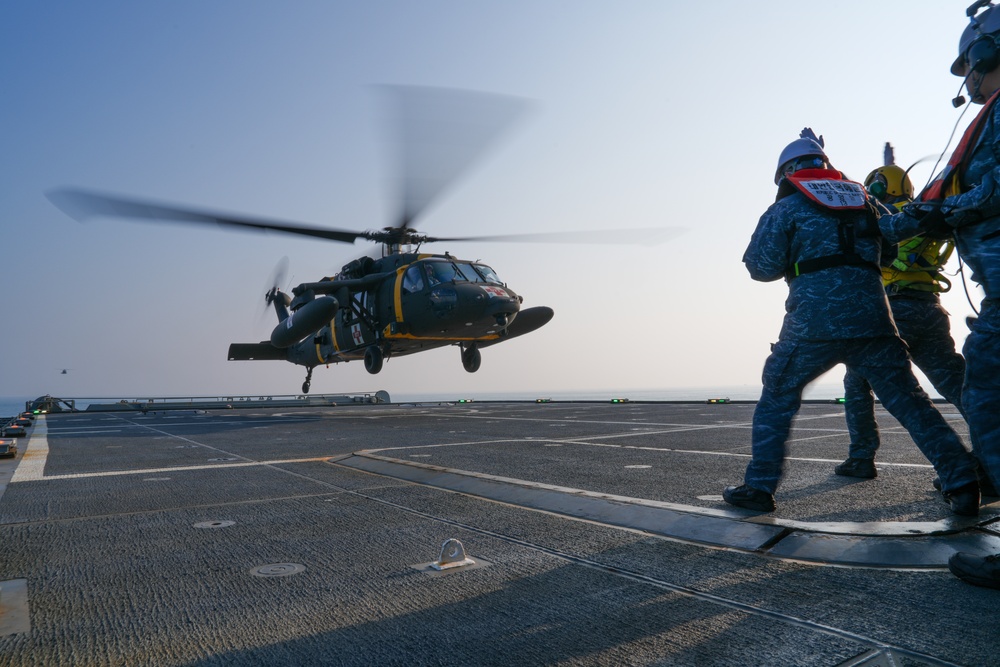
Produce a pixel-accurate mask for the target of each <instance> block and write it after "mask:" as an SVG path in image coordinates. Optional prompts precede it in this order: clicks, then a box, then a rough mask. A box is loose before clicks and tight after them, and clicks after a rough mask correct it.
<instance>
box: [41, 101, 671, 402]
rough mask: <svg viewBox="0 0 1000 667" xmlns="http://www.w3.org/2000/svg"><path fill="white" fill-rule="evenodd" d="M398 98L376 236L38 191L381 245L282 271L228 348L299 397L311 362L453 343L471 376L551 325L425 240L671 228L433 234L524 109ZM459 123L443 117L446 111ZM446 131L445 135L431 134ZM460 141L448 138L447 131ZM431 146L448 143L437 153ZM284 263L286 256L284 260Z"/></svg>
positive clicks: (74, 208)
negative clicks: (285, 284) (499, 347)
mask: <svg viewBox="0 0 1000 667" xmlns="http://www.w3.org/2000/svg"><path fill="white" fill-rule="evenodd" d="M389 90H390V92H391V93H393V95H394V97H395V99H396V100H397V101H398V102H399V103H400V105H399V108H400V110H401V114H400V118H399V120H400V122H399V126H400V127H401V129H402V130H403V132H402V135H403V137H402V138H403V140H402V141H401V145H402V147H403V149H404V150H403V155H402V159H401V160H400V164H401V165H402V172H403V173H402V176H401V178H400V182H401V184H402V200H403V206H402V211H401V213H400V215H399V218H398V220H397V222H396V224H394V225H392V226H390V227H385V228H383V229H380V230H369V231H350V230H342V229H329V228H323V227H314V226H309V225H303V224H299V223H291V222H285V221H277V220H269V219H264V218H256V217H249V216H244V215H236V214H230V213H222V212H216V211H207V210H197V209H193V208H188V207H178V206H174V205H172V204H163V203H157V202H151V201H145V200H139V199H133V198H126V197H120V196H117V195H110V194H104V193H98V192H93V191H87V190H80V189H69V188H60V189H56V190H51V191H49V192H47V193H46V196H47V197H48V198H49V200H50V201H51V202H52V203H53V204H55V205H56V206H57V207H58V208H59V209H61V210H62V211H63V212H65V213H66V214H67V215H69V216H70V217H72V218H74V219H77V220H81V221H82V220H84V219H86V218H90V217H97V216H110V217H121V218H133V219H134V218H139V219H147V220H156V221H164V222H180V223H193V224H202V225H219V226H225V227H230V228H237V229H243V230H256V231H267V232H281V233H286V234H295V235H300V236H308V237H312V238H317V239H323V240H326V241H334V242H339V243H351V244H353V243H354V242H355V241H356V240H358V239H364V240H367V241H372V242H375V243H378V244H380V245H381V253H380V256H379V257H372V256H364V257H361V258H359V259H355V260H353V261H351V262H349V263H348V264H346V265H344V266H343V268H342V269H341V270H340V272H338V273H337V274H336V275H334V276H332V277H326V278H322V279H321V280H319V281H316V282H307V283H302V284H299V285H297V286H295V287H293V288H292V289H291V295H289V294H286V293H284V292H282V291H281V290H280V289H279V284H280V283H281V278H280V275H281V274H283V273H284V269H283V267H281V266H280V265H279V268H278V269H276V271H275V274H276V275H275V276H274V277H273V280H272V281H270V283H271V287H270V289H268V291H267V293H266V294H265V300H266V302H267V304H269V305H271V306H273V308H274V311H275V313H276V315H277V318H278V324H277V326H275V328H274V330H273V331H272V332H271V337H270V340H266V341H261V342H259V343H232V344H231V345H230V346H229V360H230V361H250V360H254V361H259V360H281V361H289V362H291V363H293V364H298V365H300V366H304V367H305V368H306V378H305V381H304V382H303V384H302V392H303V393H308V392H309V387H310V383H311V381H312V372H313V369H314V368H315V367H316V366H320V365H329V364H334V363H339V362H347V361H354V360H360V359H363V360H364V364H365V369H366V370H367V371H368V372H369V373H378V372H379V371H381V370H382V366H383V363H384V361H385V360H387V359H390V358H392V357H399V356H403V355H407V354H413V353H416V352H421V351H424V350H431V349H435V348H439V347H443V346H446V345H456V346H458V347H459V349H460V351H461V361H462V366H463V367H464V368H465V370H466V371H468V372H470V373H474V372H476V371H477V370H479V367H480V364H481V362H482V355H481V353H480V350H482V349H483V348H486V347H489V346H491V345H496V344H497V343H501V342H504V341H507V340H511V339H513V338H516V337H518V336H522V335H524V334H527V333H531V332H532V331H535V330H536V329H538V328H540V327H542V326H544V325H545V324H546V323H548V322H549V320H551V319H552V316H553V310H552V309H551V308H549V307H547V306H534V307H530V308H522V307H521V306H522V302H523V299H522V297H521V296H520V295H518V294H517V293H516V292H514V290H512V289H511V288H510V287H508V286H507V285H506V284H505V283H504V282H502V281H501V279H500V278H499V277H498V275H497V273H496V272H494V270H493V269H492V268H491V267H490V266H488V265H487V264H484V263H482V262H480V261H469V260H463V259H459V258H458V257H454V256H452V255H451V254H449V253H448V252H445V253H444V254H441V255H439V254H427V253H421V252H420V248H421V246H422V245H423V244H425V243H439V242H464V241H483V242H486V241H502V242H556V243H566V242H569V243H609V242H611V243H627V244H643V245H648V244H650V243H655V242H658V241H660V240H663V239H664V238H665V237H667V236H670V235H673V234H674V233H676V231H677V230H676V229H671V228H653V229H642V230H625V229H618V230H608V231H598V232H569V233H555V234H515V235H500V236H496V235H494V236H466V237H435V236H428V235H425V234H422V233H419V232H418V231H416V230H415V229H414V228H413V227H412V226H411V225H412V223H413V221H414V220H415V219H416V218H417V217H418V216H419V215H420V214H421V212H423V210H424V209H425V208H426V207H427V205H428V204H429V203H430V201H431V200H432V199H433V198H434V197H435V196H436V195H437V194H438V193H439V192H440V191H441V190H442V189H443V188H444V187H445V186H446V185H447V184H448V183H449V182H450V181H452V180H454V178H455V177H456V176H457V175H458V173H459V172H461V171H462V169H463V168H464V167H465V166H467V165H468V164H469V163H470V162H471V161H472V160H473V159H474V157H475V156H476V155H477V154H478V153H480V152H481V151H482V148H483V147H484V145H485V144H486V143H488V142H489V141H491V140H492V139H493V138H495V136H496V135H497V134H498V133H499V131H500V130H501V129H503V127H505V126H506V125H508V124H509V122H510V121H511V120H512V119H513V117H514V116H515V115H517V114H518V113H519V111H520V107H521V102H520V101H519V100H515V99H514V98H507V97H501V96H496V95H486V94H482V93H470V92H467V91H455V90H448V91H444V90H441V89H427V88H415V87H393V88H390V89H389ZM449 112H450V113H451V116H453V117H454V116H455V115H456V113H457V114H458V115H460V116H462V118H461V121H460V122H457V123H456V122H451V123H449V122H442V120H441V118H442V116H448V115H449ZM442 130H443V131H444V133H445V134H446V135H447V136H446V137H445V138H444V140H442V137H440V136H438V135H440V134H441V132H442ZM456 133H457V134H458V135H460V136H459V137H458V140H457V141H456V140H455V134H456ZM438 146H444V148H443V149H438V148H437V147H438ZM283 261H284V260H283Z"/></svg>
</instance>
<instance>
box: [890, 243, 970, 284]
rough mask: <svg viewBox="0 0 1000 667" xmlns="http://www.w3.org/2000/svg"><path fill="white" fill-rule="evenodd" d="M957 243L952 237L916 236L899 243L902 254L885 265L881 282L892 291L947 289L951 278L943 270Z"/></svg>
mask: <svg viewBox="0 0 1000 667" xmlns="http://www.w3.org/2000/svg"><path fill="white" fill-rule="evenodd" d="M954 250H955V244H954V242H953V241H952V240H951V239H929V238H926V237H923V236H915V237H913V238H912V239H910V240H908V241H905V242H903V243H901V244H900V245H899V254H898V255H897V256H896V259H894V260H893V262H892V264H891V265H890V266H884V267H882V283H883V284H884V285H885V286H886V287H889V286H892V289H890V290H889V291H891V292H900V291H905V290H914V291H917V292H934V293H941V292H947V291H948V290H950V289H951V281H950V280H948V278H947V276H945V275H944V274H943V273H942V271H943V270H944V265H945V264H947V263H948V259H949V258H950V257H951V253H952V252H953V251H954Z"/></svg>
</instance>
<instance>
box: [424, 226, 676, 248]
mask: <svg viewBox="0 0 1000 667" xmlns="http://www.w3.org/2000/svg"><path fill="white" fill-rule="evenodd" d="M687 230H688V228H687V227H650V228H645V229H595V230H589V231H578V232H542V233H537V234H500V235H492V236H449V237H444V236H433V237H427V238H426V239H424V240H425V242H427V243H430V242H436V241H449V242H465V241H488V242H495V243H601V244H607V243H613V244H616V245H657V244H659V243H663V242H664V241H669V240H670V239H673V238H676V237H678V236H680V235H681V234H683V233H684V232H686V231H687Z"/></svg>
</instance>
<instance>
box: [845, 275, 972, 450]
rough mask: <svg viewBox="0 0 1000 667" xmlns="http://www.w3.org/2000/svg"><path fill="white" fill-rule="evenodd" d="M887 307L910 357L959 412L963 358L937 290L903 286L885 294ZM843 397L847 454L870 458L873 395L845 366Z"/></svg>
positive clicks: (874, 433) (875, 438) (874, 439)
mask: <svg viewBox="0 0 1000 667" xmlns="http://www.w3.org/2000/svg"><path fill="white" fill-rule="evenodd" d="M889 307H890V309H891V310H892V316H893V319H894V320H895V322H896V328H897V329H898V330H899V337H900V338H902V339H903V340H904V341H905V342H906V345H907V347H908V348H909V351H910V358H911V359H912V360H913V363H914V364H915V365H916V366H917V368H919V369H920V370H922V371H923V372H924V374H925V375H926V376H927V379H928V380H930V382H931V384H932V385H933V386H934V388H935V389H937V391H938V393H939V394H941V396H943V397H944V399H945V400H946V401H948V402H949V403H951V404H952V405H954V406H955V407H956V408H958V410H959V411H960V412H963V408H962V383H963V382H964V380H965V359H963V358H962V355H960V354H959V353H958V352H956V351H955V341H954V339H952V337H951V328H950V322H949V319H948V311H946V310H945V309H944V308H943V307H942V306H941V300H940V299H939V298H938V296H937V294H933V293H930V292H916V291H912V290H903V291H900V292H898V293H896V294H891V295H890V296H889ZM844 400H845V404H844V414H845V417H846V419H847V430H848V431H849V432H850V434H851V447H850V452H849V453H848V456H849V457H851V458H856V459H873V458H875V452H876V450H878V447H879V444H880V440H879V431H878V424H877V422H876V421H875V397H874V396H873V395H872V390H871V386H870V385H869V384H868V382H867V380H865V379H864V378H863V377H862V376H861V375H860V374H858V373H856V372H854V371H852V370H851V369H850V368H848V369H847V373H846V374H845V375H844ZM963 414H964V412H963Z"/></svg>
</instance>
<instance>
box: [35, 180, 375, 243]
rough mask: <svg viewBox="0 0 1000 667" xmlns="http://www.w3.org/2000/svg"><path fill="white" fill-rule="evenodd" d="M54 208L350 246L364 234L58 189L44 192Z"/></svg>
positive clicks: (76, 215)
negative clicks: (270, 234) (291, 235)
mask: <svg viewBox="0 0 1000 667" xmlns="http://www.w3.org/2000/svg"><path fill="white" fill-rule="evenodd" d="M45 196H46V197H48V199H49V201H51V202H52V203H53V204H55V206H56V208H58V209H59V210H61V211H62V212H63V213H65V214H66V215H68V216H69V217H71V218H73V219H74V220H77V221H80V222H83V221H84V220H86V219H87V218H93V217H98V216H107V217H112V218H141V219H144V220H154V221H158V222H183V223H191V224H196V225H219V226H222V227H236V228H239V229H247V230H257V231H268V232H281V233H284V234H296V235H299V236H310V237H312V238H319V239H325V240H327V241H337V242H340V243H354V241H355V240H357V239H359V238H365V232H351V231H346V230H339V229H325V228H323V227H311V226H309V225H300V224H296V223H291V222H283V221H279V220H269V219H267V218H253V217H248V216H240V215H234V214H230V213H222V212H216V211H205V210H197V209H191V208H178V207H176V206H171V205H168V204H161V203H157V202H151V201H145V200H141V199H127V198H124V197H118V196H116V195H107V194H101V193H98V192H90V191H87V190H77V189H72V188H59V189H55V190H49V191H48V192H46V193H45Z"/></svg>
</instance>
